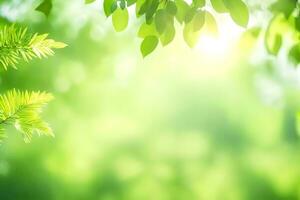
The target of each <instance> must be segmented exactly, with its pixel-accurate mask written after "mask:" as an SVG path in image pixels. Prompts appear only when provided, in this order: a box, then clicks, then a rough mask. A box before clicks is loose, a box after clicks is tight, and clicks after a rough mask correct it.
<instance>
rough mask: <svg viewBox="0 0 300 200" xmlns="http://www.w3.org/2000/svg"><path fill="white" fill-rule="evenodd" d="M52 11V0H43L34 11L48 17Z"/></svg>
mask: <svg viewBox="0 0 300 200" xmlns="http://www.w3.org/2000/svg"><path fill="white" fill-rule="evenodd" d="M51 9H52V0H44V1H43V2H42V3H41V4H40V5H39V6H38V7H37V8H36V9H35V10H37V11H39V12H42V13H44V14H45V15H46V16H49V14H50V12H51Z"/></svg>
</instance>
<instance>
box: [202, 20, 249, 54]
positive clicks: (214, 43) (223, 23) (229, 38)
mask: <svg viewBox="0 0 300 200" xmlns="http://www.w3.org/2000/svg"><path fill="white" fill-rule="evenodd" d="M217 22H218V30H219V35H218V36H213V35H211V34H209V33H206V32H203V33H202V34H201V35H200V38H199V42H198V44H197V46H196V49H197V51H200V52H201V54H202V55H204V56H206V57H210V59H211V58H214V57H216V56H218V57H219V58H220V57H222V58H226V57H228V56H229V55H230V54H231V53H232V50H233V47H234V46H235V44H236V43H237V41H238V40H239V38H240V36H241V34H242V33H243V31H244V29H243V28H241V27H239V26H238V25H236V24H235V23H234V22H233V21H232V19H231V18H230V17H229V16H226V17H224V16H222V18H220V19H218V18H217Z"/></svg>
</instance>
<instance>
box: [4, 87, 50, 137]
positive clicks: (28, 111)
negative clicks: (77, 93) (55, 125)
mask: <svg viewBox="0 0 300 200" xmlns="http://www.w3.org/2000/svg"><path fill="white" fill-rule="evenodd" d="M52 98H53V96H52V95H51V94H49V93H46V92H28V91H25V92H21V91H19V90H15V89H14V90H11V91H8V92H6V93H5V94H3V95H0V140H1V139H3V138H4V137H5V126H6V125H14V126H15V128H16V129H17V130H19V131H20V132H21V133H22V134H23V136H24V140H25V142H30V140H31V138H32V135H33V133H34V132H37V133H38V134H39V135H42V134H43V135H47V136H54V135H53V133H52V130H51V128H50V127H49V125H48V124H47V123H46V122H44V121H43V120H42V119H41V117H40V113H41V112H42V108H43V107H44V105H46V104H47V103H48V102H49V101H51V100H52Z"/></svg>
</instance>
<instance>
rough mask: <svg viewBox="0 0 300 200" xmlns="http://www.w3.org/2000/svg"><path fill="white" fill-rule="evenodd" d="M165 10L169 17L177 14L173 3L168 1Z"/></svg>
mask: <svg viewBox="0 0 300 200" xmlns="http://www.w3.org/2000/svg"><path fill="white" fill-rule="evenodd" d="M166 10H167V12H168V13H169V14H170V15H174V16H175V15H176V13H177V7H176V4H175V2H174V1H168V3H167V6H166Z"/></svg>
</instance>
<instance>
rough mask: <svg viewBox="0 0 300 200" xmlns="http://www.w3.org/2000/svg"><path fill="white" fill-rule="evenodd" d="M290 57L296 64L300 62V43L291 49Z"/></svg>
mask: <svg viewBox="0 0 300 200" xmlns="http://www.w3.org/2000/svg"><path fill="white" fill-rule="evenodd" d="M288 58H289V60H290V61H291V62H293V63H294V64H299V63H300V44H296V45H294V46H293V47H292V48H291V49H290V51H289V54H288Z"/></svg>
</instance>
